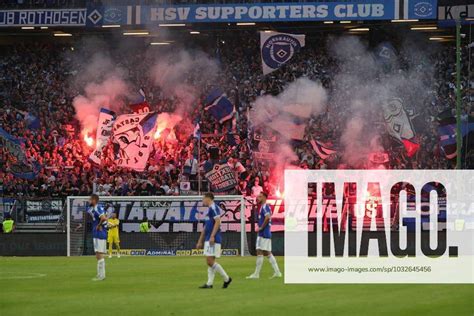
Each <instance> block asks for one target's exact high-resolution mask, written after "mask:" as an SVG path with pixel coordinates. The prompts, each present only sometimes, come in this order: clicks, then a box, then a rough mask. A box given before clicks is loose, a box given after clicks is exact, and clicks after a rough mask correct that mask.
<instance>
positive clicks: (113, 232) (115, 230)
mask: <svg viewBox="0 0 474 316" xmlns="http://www.w3.org/2000/svg"><path fill="white" fill-rule="evenodd" d="M119 224H120V220H119V219H118V218H117V213H115V212H114V213H112V214H111V215H110V218H109V220H108V227H109V232H108V236H107V242H108V243H109V258H112V248H113V246H112V245H115V248H116V249H117V258H120V238H119Z"/></svg>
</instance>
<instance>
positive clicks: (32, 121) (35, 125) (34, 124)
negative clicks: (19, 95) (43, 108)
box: [25, 112, 41, 130]
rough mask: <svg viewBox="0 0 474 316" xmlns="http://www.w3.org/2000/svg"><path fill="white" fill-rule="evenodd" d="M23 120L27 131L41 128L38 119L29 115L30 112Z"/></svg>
mask: <svg viewBox="0 0 474 316" xmlns="http://www.w3.org/2000/svg"><path fill="white" fill-rule="evenodd" d="M25 120H26V124H27V126H28V128H29V129H35V130H36V129H39V128H40V126H41V123H40V120H39V118H38V117H36V116H34V115H33V114H31V113H30V112H28V113H26V116H25Z"/></svg>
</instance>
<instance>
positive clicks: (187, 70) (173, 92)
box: [149, 50, 219, 115]
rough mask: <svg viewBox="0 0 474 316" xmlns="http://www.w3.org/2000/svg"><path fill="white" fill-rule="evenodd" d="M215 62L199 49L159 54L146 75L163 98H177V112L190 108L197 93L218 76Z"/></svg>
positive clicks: (181, 112) (181, 113) (186, 110)
mask: <svg viewBox="0 0 474 316" xmlns="http://www.w3.org/2000/svg"><path fill="white" fill-rule="evenodd" d="M218 70H219V67H218V65H217V62H216V61H215V60H214V59H212V58H210V57H209V56H208V55H206V54H204V53H203V52H200V51H186V50H179V51H178V52H174V51H173V52H171V53H168V54H166V55H164V56H159V57H158V58H157V60H156V63H155V64H154V65H153V66H152V67H151V70H150V73H149V76H150V77H151V79H152V81H153V83H154V84H155V85H156V86H159V87H160V88H161V90H162V93H163V96H164V97H165V98H176V99H177V102H178V104H177V109H176V114H178V115H184V114H186V113H188V112H189V110H191V109H192V108H193V105H194V103H195V102H196V101H197V100H198V98H199V93H200V91H202V89H203V88H204V87H205V86H207V85H208V84H211V83H213V79H215V78H216V76H217V75H218Z"/></svg>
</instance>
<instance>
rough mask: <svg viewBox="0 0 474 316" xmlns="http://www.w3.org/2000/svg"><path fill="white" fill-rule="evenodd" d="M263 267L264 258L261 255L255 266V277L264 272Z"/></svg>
mask: <svg viewBox="0 0 474 316" xmlns="http://www.w3.org/2000/svg"><path fill="white" fill-rule="evenodd" d="M262 265H263V256H262V255H259V256H257V262H256V264H255V272H254V273H253V274H254V275H255V276H259V275H260V271H261V270H262Z"/></svg>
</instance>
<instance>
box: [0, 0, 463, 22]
mask: <svg viewBox="0 0 474 316" xmlns="http://www.w3.org/2000/svg"><path fill="white" fill-rule="evenodd" d="M110 3H112V1H110ZM466 7H467V6H459V7H456V8H459V10H457V9H456V10H454V9H453V10H451V6H447V7H441V8H442V9H441V10H440V19H441V18H446V19H448V18H451V17H456V16H457V14H455V13H454V11H456V12H457V11H461V12H465V11H469V10H467V9H466ZM436 9H437V1H436V0H404V1H400V0H361V1H357V2H347V1H342V0H341V1H335V2H331V1H327V2H324V1H322V2H305V3H291V2H289V3H284V2H282V3H252V4H243V3H226V4H211V3H210V4H194V5H140V4H138V5H128V6H123V5H117V6H116V5H106V6H102V5H97V6H94V5H93V4H92V3H91V4H89V5H88V6H87V8H62V9H25V10H0V27H12V26H68V27H84V26H86V27H102V25H148V26H150V25H153V24H155V25H157V26H158V24H164V23H230V22H304V21H341V20H350V21H370V20H393V19H420V20H423V19H436V11H437V10H436ZM451 11H453V13H451Z"/></svg>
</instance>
